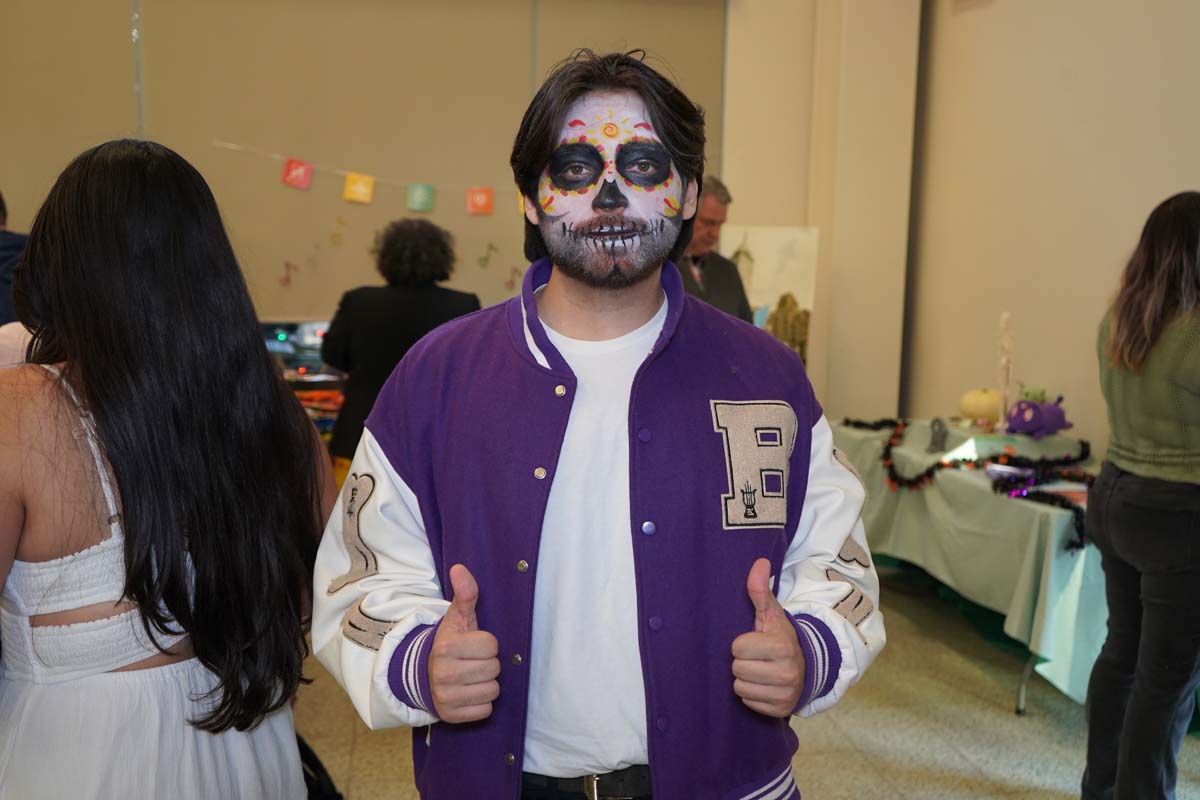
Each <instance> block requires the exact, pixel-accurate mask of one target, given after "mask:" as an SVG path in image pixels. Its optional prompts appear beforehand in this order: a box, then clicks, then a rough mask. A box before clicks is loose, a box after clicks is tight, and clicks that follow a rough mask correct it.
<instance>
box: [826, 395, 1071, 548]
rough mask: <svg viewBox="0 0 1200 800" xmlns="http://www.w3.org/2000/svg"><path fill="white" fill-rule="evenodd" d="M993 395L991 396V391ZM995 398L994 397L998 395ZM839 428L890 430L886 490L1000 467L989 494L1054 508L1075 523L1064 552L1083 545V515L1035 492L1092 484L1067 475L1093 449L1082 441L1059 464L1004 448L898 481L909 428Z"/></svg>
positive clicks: (895, 423) (881, 423) (884, 456)
mask: <svg viewBox="0 0 1200 800" xmlns="http://www.w3.org/2000/svg"><path fill="white" fill-rule="evenodd" d="M991 391H994V390H991ZM997 394H998V393H997ZM842 424H843V425H845V426H846V427H848V428H856V429H858V430H868V431H882V430H886V429H889V428H890V429H891V434H890V435H889V436H888V438H887V439H885V440H884V443H883V450H882V453H881V454H880V460H881V461H882V462H883V468H884V472H885V474H886V476H887V477H886V478H885V479H884V482H885V483H886V484H887V487H888V489H890V490H891V491H893V492H894V491H896V490H897V489H908V490H910V491H916V490H918V489H921V488H923V487H924V486H925V485H926V484H929V483H932V482H933V479H934V477H936V476H937V474H938V472H940V471H941V470H943V469H968V470H974V469H983V470H984V471H985V472H989V470H988V467H989V465H993V464H994V465H999V466H1000V467H1001V468H1002V469H993V470H991V471H990V473H989V475H988V477H989V478H991V479H992V491H994V492H996V493H997V494H1007V495H1008V496H1009V497H1012V498H1019V499H1022V500H1031V501H1033V502H1036V503H1043V504H1045V505H1053V506H1058V507H1059V508H1062V509H1065V510H1067V511H1070V512H1071V514H1072V516H1073V517H1074V522H1075V536H1074V537H1073V538H1072V539H1071V540H1070V541H1069V542H1067V549H1068V550H1078V549H1080V548H1082V547H1084V546H1085V545H1086V544H1087V542H1088V539H1087V533H1086V530H1085V528H1084V522H1085V515H1084V511H1083V509H1082V508H1081V507H1080V506H1079V505H1077V504H1076V503H1073V502H1071V500H1070V499H1068V498H1066V497H1063V496H1062V495H1060V494H1055V493H1052V492H1046V491H1041V490H1039V489H1037V488H1035V487H1037V486H1040V485H1042V484H1045V483H1049V482H1051V481H1055V480H1073V481H1078V482H1080V483H1086V484H1088V485H1090V484H1091V482H1092V480H1094V477H1093V476H1092V475H1090V474H1088V473H1086V472H1082V471H1080V470H1077V469H1071V467H1072V466H1073V465H1075V464H1079V463H1081V462H1084V461H1087V460H1088V458H1090V457H1091V454H1092V446H1091V445H1090V444H1089V443H1088V442H1087V441H1085V440H1083V439H1080V440H1079V455H1076V456H1072V455H1070V454H1069V453H1068V454H1067V455H1065V456H1063V457H1062V458H1039V459H1036V460H1035V459H1032V458H1025V457H1024V456H1018V455H1017V454H1016V452H1017V451H1016V449H1015V448H1014V447H1012V445H1009V446H1008V447H1005V448H1004V454H1003V455H1000V456H991V457H988V458H960V459H955V460H953V461H948V460H946V459H942V460H941V461H936V462H934V463H933V464H930V465H929V466H928V467H926V469H925V470H924V471H923V472H920V473H918V474H916V475H914V476H911V477H909V476H905V475H901V474H900V471H899V470H898V469H896V463H895V460H894V458H893V457H892V449H893V448H894V447H896V446H897V445H899V444H900V442H902V441H903V440H904V431H905V428H907V426H908V420H906V419H879V420H875V421H874V422H867V421H864V420H855V419H849V418H847V419H844V420H842Z"/></svg>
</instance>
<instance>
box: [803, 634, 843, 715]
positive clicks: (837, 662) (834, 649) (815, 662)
mask: <svg viewBox="0 0 1200 800" xmlns="http://www.w3.org/2000/svg"><path fill="white" fill-rule="evenodd" d="M792 624H794V625H795V626H796V638H798V639H799V640H800V649H801V650H803V651H804V665H805V670H804V691H803V692H801V694H800V701H799V702H798V703H796V707H795V708H793V709H792V713H793V714H795V713H796V712H798V711H799V710H800V709H802V708H804V707H805V706H806V705H808V704H809V703H811V702H812V701H813V700H816V699H818V698H821V697H824V696H825V695H827V694H829V693H830V692H831V691H832V690H833V685H834V684H835V683H837V679H838V674H839V673H840V672H841V671H842V648H841V647H839V646H838V641H837V637H835V636H834V635H833V631H832V630H830V628H829V626H828V625H826V624H825V623H824V622H822V621H821V620H820V619H818V618H817V617H814V616H812V615H811V614H794V615H792Z"/></svg>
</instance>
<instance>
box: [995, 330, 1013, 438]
mask: <svg viewBox="0 0 1200 800" xmlns="http://www.w3.org/2000/svg"><path fill="white" fill-rule="evenodd" d="M999 348H1000V363H999V364H998V365H997V367H996V388H997V389H999V390H1000V427H1001V428H1003V426H1004V420H1005V419H1006V417H1007V415H1008V400H1009V397H1010V394H1009V393H1010V391H1011V389H1012V376H1013V351H1014V350H1015V349H1016V341H1015V340H1014V339H1013V333H1012V314H1010V313H1008V312H1007V311H1005V312H1002V313H1001V314H1000V341H999Z"/></svg>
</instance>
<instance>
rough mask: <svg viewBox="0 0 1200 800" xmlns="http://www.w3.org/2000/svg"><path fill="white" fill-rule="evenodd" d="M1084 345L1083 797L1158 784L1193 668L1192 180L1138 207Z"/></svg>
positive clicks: (1152, 794) (1198, 251)
mask: <svg viewBox="0 0 1200 800" xmlns="http://www.w3.org/2000/svg"><path fill="white" fill-rule="evenodd" d="M1098 350H1099V357H1100V385H1101V388H1102V389H1103V391H1104V399H1105V402H1106V404H1107V406H1108V421H1109V426H1110V428H1111V431H1112V432H1111V437H1110V442H1109V449H1108V458H1107V460H1106V461H1105V463H1104V465H1103V467H1102V469H1101V472H1100V476H1099V478H1098V479H1097V480H1096V483H1095V485H1093V486H1092V489H1091V491H1090V492H1089V493H1088V512H1087V517H1088V518H1087V527H1088V532H1089V533H1090V535H1091V537H1092V538H1093V539H1094V540H1095V542H1096V546H1097V547H1098V548H1099V549H1100V553H1101V559H1102V563H1103V565H1104V575H1105V587H1106V593H1107V596H1108V637H1107V639H1106V640H1105V642H1104V647H1103V649H1102V650H1101V652H1100V657H1099V658H1098V659H1097V661H1096V664H1095V666H1094V667H1093V669H1092V677H1091V682H1090V684H1089V685H1088V698H1087V711H1088V754H1087V770H1086V771H1085V772H1084V775H1083V797H1084V798H1112V797H1118V798H1121V799H1122V800H1132V799H1133V798H1168V797H1174V796H1175V779H1176V774H1177V765H1176V760H1175V759H1176V755H1177V754H1178V752H1179V746H1180V743H1181V741H1182V739H1183V735H1184V733H1185V732H1186V730H1187V725H1188V721H1189V720H1190V719H1191V716H1192V710H1193V708H1194V706H1195V692H1196V685H1197V682H1198V681H1200V594H1198V593H1197V587H1200V192H1184V193H1182V194H1177V195H1175V196H1174V197H1171V198H1168V199H1167V200H1165V201H1163V202H1162V203H1161V204H1160V205H1159V206H1158V207H1157V208H1155V209H1154V211H1153V212H1152V213H1151V214H1150V218H1149V219H1148V220H1146V225H1145V227H1144V228H1143V230H1142V236H1141V241H1140V242H1139V243H1138V246H1137V249H1136V250H1135V251H1134V253H1133V256H1132V257H1131V258H1130V259H1129V264H1128V266H1127V267H1126V268H1125V273H1124V276H1123V277H1122V279H1121V288H1120V290H1119V291H1118V292H1117V297H1116V300H1115V301H1114V302H1113V305H1112V308H1111V309H1110V310H1109V312H1108V314H1107V315H1106V316H1105V318H1104V322H1103V323H1102V324H1101V326H1100V337H1099V342H1098ZM1114 792H1115V794H1114Z"/></svg>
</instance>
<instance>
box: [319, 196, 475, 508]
mask: <svg viewBox="0 0 1200 800" xmlns="http://www.w3.org/2000/svg"><path fill="white" fill-rule="evenodd" d="M375 256H376V267H377V268H378V270H379V274H380V275H382V276H383V277H384V279H385V280H386V281H387V284H388V285H387V286H361V287H359V288H357V289H352V290H350V291H349V292H346V293H345V294H344V295H342V300H341V302H340V303H339V304H338V309H337V313H336V314H334V317H333V320H332V321H331V322H330V324H329V330H327V331H326V332H325V338H324V339H323V340H322V342H321V358H322V359H323V360H324V361H325V363H327V364H330V365H332V366H334V367H336V368H338V369H340V370H342V371H343V372H347V373H349V377H348V378H347V379H346V390H345V395H346V399H345V402H344V403H343V404H342V410H341V412H340V413H339V414H338V419H337V424H336V425H335V426H334V429H333V441H331V442H330V445H329V450H330V452H331V453H332V454H333V457H334V473H335V476H336V477H337V478H338V484H339V485H340V484H341V483H342V482H343V480H344V479H345V471H346V469H348V468H349V466H350V459H352V458H354V451H355V449H356V448H357V447H358V440H359V437H361V436H362V430H363V422H364V421H365V420H366V418H367V414H369V413H371V407H372V406H374V405H375V397H376V396H377V395H378V394H379V390H380V388H382V387H383V384H384V382H385V381H386V380H387V379H388V376H390V375H391V374H392V370H393V369H395V368H396V364H398V363H399V362H400V359H401V358H403V357H404V354H405V353H407V352H408V349H409V348H410V347H412V346H413V345H414V344H416V343H417V340H419V339H420V338H421V337H422V336H424V335H425V334H427V333H429V332H430V331H431V330H433V329H434V328H436V327H437V326H439V325H441V324H442V323H443V322H448V321H450V320H452V319H454V318H455V317H461V316H462V315H464V314H469V313H471V312H472V311H478V310H479V298H478V297H476V296H475V295H473V294H467V293H466V292H456V291H454V290H453V289H445V288H443V287H441V286H438V285H437V282H438V281H444V280H446V279H448V278H449V277H450V273H451V272H452V271H453V269H454V242H453V239H452V237H451V236H450V234H449V233H448V232H446V231H444V230H442V229H441V228H439V227H438V226H436V225H434V224H433V223H432V222H428V221H427V220H422V219H402V220H398V221H396V222H393V223H392V224H390V225H388V226H387V228H386V229H384V231H383V233H382V234H380V236H379V239H378V241H377V242H376V246H375Z"/></svg>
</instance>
